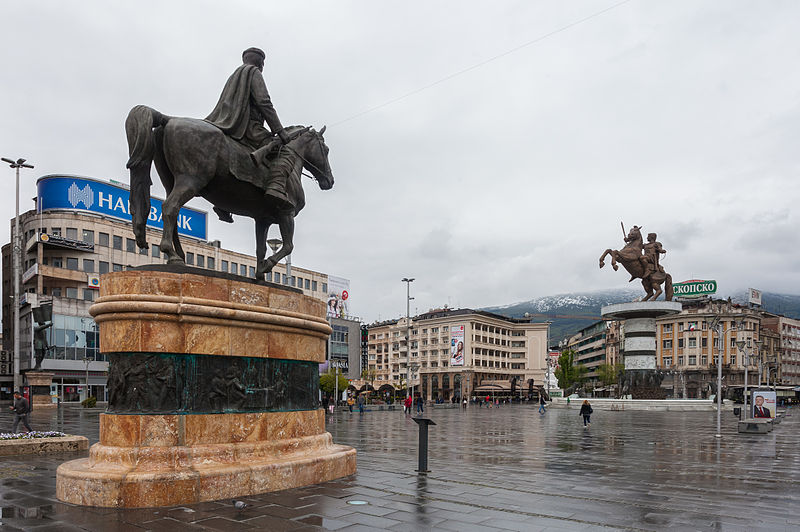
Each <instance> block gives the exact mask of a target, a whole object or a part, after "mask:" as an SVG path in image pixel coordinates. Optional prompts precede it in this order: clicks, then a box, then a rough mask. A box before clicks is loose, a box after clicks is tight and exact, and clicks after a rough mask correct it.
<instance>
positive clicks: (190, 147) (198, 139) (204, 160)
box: [125, 105, 333, 280]
mask: <svg viewBox="0 0 800 532" xmlns="http://www.w3.org/2000/svg"><path fill="white" fill-rule="evenodd" d="M125 132H126V134H127V138H128V150H129V153H130V159H129V160H128V164H127V167H128V168H129V169H130V173H131V182H130V184H131V194H130V198H131V199H130V202H131V205H130V210H131V215H132V218H133V232H134V235H135V236H136V244H137V245H138V246H139V248H142V249H144V248H147V247H148V244H147V241H146V240H145V226H146V223H147V216H148V215H149V213H150V186H151V185H152V181H151V179H150V166H151V164H152V163H153V161H155V165H156V170H157V171H158V175H159V177H160V178H161V182H162V183H163V184H164V188H165V189H166V191H167V198H166V200H165V201H164V204H163V207H162V219H163V222H164V230H163V233H162V236H161V243H160V245H159V249H161V252H162V253H163V254H164V256H165V257H166V258H167V262H168V263H170V264H174V263H178V264H182V263H184V259H185V256H184V252H183V248H182V247H181V243H180V240H179V238H178V232H177V221H178V212H179V211H180V208H181V207H183V205H184V204H185V203H186V202H187V201H189V200H190V199H192V198H194V197H197V196H201V197H203V198H205V199H206V200H208V201H209V202H211V203H212V204H213V205H214V206H215V207H218V208H220V209H222V210H224V211H227V212H229V213H232V214H239V215H243V216H249V217H250V218H253V219H254V220H255V226H256V260H257V268H256V279H259V280H264V278H265V275H266V273H267V272H269V271H271V270H272V268H273V267H274V266H275V264H277V263H278V262H279V261H280V260H281V259H282V258H283V257H285V256H287V255H289V254H290V253H291V252H292V249H293V248H294V244H293V241H292V239H293V237H294V218H295V216H296V215H297V213H298V212H300V210H301V209H302V208H303V206H304V205H305V195H304V193H303V186H302V184H301V182H300V176H301V173H302V170H303V169H304V168H305V169H306V170H308V171H309V172H311V174H312V175H313V178H314V179H316V181H317V183H318V184H319V188H321V189H322V190H329V189H330V188H332V187H333V174H332V172H331V167H330V163H329V162H328V147H327V146H326V145H325V140H324V138H323V137H322V135H323V133H324V132H325V128H324V127H323V128H322V129H321V130H320V131H319V132H317V131H315V130H314V129H312V128H310V127H302V126H293V127H290V128H287V132H288V134H289V137H290V139H291V140H290V142H288V143H287V144H286V145H285V146H283V147H282V148H281V149H280V154H279V158H280V160H279V161H276V163H275V164H276V166H277V167H278V171H284V172H286V173H288V176H287V186H286V188H287V194H288V196H289V197H290V198H291V200H292V203H293V204H294V205H296V207H295V209H293V210H292V209H286V208H285V206H279V205H276V204H275V203H273V202H272V201H271V200H270V199H269V198H268V197H267V196H265V195H264V191H263V188H261V187H259V186H257V185H256V184H255V183H254V181H255V180H250V181H247V180H242V179H239V178H238V175H239V173H241V172H239V173H237V169H239V168H244V167H245V166H246V164H250V165H253V166H255V163H251V162H249V161H250V155H249V150H248V149H247V148H246V147H244V146H242V145H240V144H239V143H237V142H235V141H233V140H231V139H229V138H228V137H226V136H225V134H224V133H223V132H222V131H221V130H220V129H218V128H217V127H216V126H214V125H212V124H210V123H208V122H206V121H204V120H199V119H195V118H176V117H169V116H166V115H164V114H161V113H160V112H158V111H156V110H155V109H151V108H150V107H147V106H144V105H137V106H135V107H134V108H133V109H131V111H130V113H129V114H128V118H127V119H126V121H125ZM243 161H244V162H243ZM250 171H251V173H254V172H255V171H256V170H255V169H250ZM275 223H276V224H278V226H279V227H280V232H281V240H282V241H283V244H282V246H281V248H280V249H278V250H277V251H276V252H275V253H274V254H273V255H271V256H270V257H269V258H267V259H266V260H264V257H265V255H266V251H267V231H268V230H269V227H270V225H272V224H275Z"/></svg>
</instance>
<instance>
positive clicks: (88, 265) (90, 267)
mask: <svg viewBox="0 0 800 532" xmlns="http://www.w3.org/2000/svg"><path fill="white" fill-rule="evenodd" d="M83 271H85V272H86V273H94V261H93V260H92V259H83Z"/></svg>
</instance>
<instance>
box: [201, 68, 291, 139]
mask: <svg viewBox="0 0 800 532" xmlns="http://www.w3.org/2000/svg"><path fill="white" fill-rule="evenodd" d="M265 120H266V121H267V125H269V128H270V130H271V131H273V132H276V131H278V130H280V129H283V126H282V125H281V122H280V120H279V119H278V113H277V112H276V111H275V108H274V107H273V106H272V100H270V97H269V92H268V91H267V85H266V83H264V77H263V76H262V75H261V71H260V70H258V67H256V66H254V65H242V66H240V67H239V68H237V69H236V70H235V71H234V72H233V74H231V76H230V77H229V78H228V81H227V82H225V87H224V88H223V89H222V94H221V95H220V97H219V101H218V102H217V105H216V107H214V110H213V111H211V114H210V115H208V117H206V121H207V122H210V123H212V124H214V125H215V126H217V127H218V128H220V129H221V130H222V131H223V132H224V133H225V134H226V135H228V136H229V137H231V138H233V139H236V140H238V141H240V142H245V143H246V144H249V145H251V146H253V147H254V148H258V147H259V146H261V145H262V144H263V142H264V141H265V140H266V138H267V137H269V136H271V135H270V133H269V132H268V131H267V130H266V129H265V128H264V126H263V123H264V121H265Z"/></svg>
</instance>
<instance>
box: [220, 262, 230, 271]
mask: <svg viewBox="0 0 800 532" xmlns="http://www.w3.org/2000/svg"><path fill="white" fill-rule="evenodd" d="M220 270H222V271H223V272H227V271H228V261H227V260H223V261H222V267H221V268H220Z"/></svg>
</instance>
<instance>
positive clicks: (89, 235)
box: [83, 229, 94, 244]
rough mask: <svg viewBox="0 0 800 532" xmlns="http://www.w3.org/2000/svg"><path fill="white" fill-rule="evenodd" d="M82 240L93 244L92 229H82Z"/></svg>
mask: <svg viewBox="0 0 800 532" xmlns="http://www.w3.org/2000/svg"><path fill="white" fill-rule="evenodd" d="M83 241H84V242H86V243H87V244H94V231H89V230H88V229H84V230H83Z"/></svg>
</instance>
